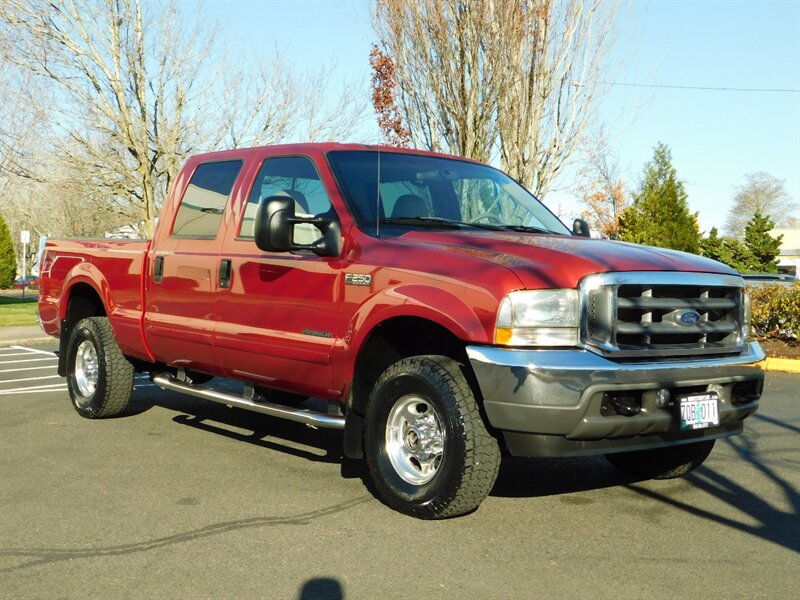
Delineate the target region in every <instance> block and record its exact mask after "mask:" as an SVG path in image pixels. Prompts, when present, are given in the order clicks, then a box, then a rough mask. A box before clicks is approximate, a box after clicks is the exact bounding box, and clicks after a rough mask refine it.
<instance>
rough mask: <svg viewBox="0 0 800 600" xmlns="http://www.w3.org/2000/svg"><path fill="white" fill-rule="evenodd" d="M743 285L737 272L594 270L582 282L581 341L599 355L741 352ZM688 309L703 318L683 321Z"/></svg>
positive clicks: (676, 354)
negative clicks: (596, 271)
mask: <svg viewBox="0 0 800 600" xmlns="http://www.w3.org/2000/svg"><path fill="white" fill-rule="evenodd" d="M743 289H744V283H743V281H742V279H741V277H738V276H735V275H717V274H712V273H680V272H650V271H636V272H627V273H601V274H596V275H590V276H588V277H586V278H584V279H583V280H582V281H581V285H580V296H581V343H582V345H583V346H584V347H585V348H586V349H588V350H591V351H593V352H597V353H598V354H603V355H613V356H615V357H619V358H632V359H635V358H646V357H654V356H676V357H678V356H687V355H702V356H707V355H712V354H733V353H738V352H741V351H742V350H743V348H744V342H745V332H744V331H743V330H742V321H743V318H742V312H743V306H744V291H743ZM685 311H690V312H696V313H698V314H699V321H698V322H697V323H692V324H684V323H682V322H680V321H679V318H680V317H681V313H683V312H685ZM684 316H685V315H684ZM695 318H697V316H696V315H695Z"/></svg>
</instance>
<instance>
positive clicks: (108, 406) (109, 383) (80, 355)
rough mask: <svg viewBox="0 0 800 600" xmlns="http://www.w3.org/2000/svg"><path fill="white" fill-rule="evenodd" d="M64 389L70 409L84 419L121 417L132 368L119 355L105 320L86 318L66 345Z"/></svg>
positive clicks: (129, 391) (131, 389) (105, 318)
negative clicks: (65, 384)
mask: <svg viewBox="0 0 800 600" xmlns="http://www.w3.org/2000/svg"><path fill="white" fill-rule="evenodd" d="M66 362H67V388H68V390H69V396H70V399H71V400H72V405H73V406H74V407H75V410H76V411H78V414H79V415H81V416H82V417H85V418H87V419H102V418H105V417H113V416H116V415H118V414H120V413H121V412H122V411H123V410H125V407H126V406H127V405H128V400H129V399H130V397H131V393H132V392H133V375H134V368H133V365H132V364H131V363H130V362H129V361H128V359H127V358H125V356H124V355H123V354H122V351H121V350H120V349H119V346H118V345H117V340H116V339H114V334H113V332H112V331H111V326H110V325H109V323H108V318H107V317H88V318H86V319H82V320H81V321H79V322H78V323H77V324H76V325H75V327H74V328H73V329H72V333H71V334H70V337H69V342H68V343H67V358H66Z"/></svg>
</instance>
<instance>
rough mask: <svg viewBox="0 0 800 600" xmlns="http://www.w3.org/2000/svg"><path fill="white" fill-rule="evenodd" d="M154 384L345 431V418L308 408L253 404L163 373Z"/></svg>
mask: <svg viewBox="0 0 800 600" xmlns="http://www.w3.org/2000/svg"><path fill="white" fill-rule="evenodd" d="M153 383H155V384H156V385H157V386H158V387H160V388H161V389H164V390H172V391H174V392H180V393H182V394H188V395H189V396H195V397H197V398H202V399H203V400H211V401H212V402H219V403H221V404H227V405H228V406H235V407H236V408H243V409H244V410H252V411H253V412H258V413H262V414H265V415H269V416H271V417H278V418H279V419H287V420H289V421H295V422H296V423H303V424H304V425H308V426H309V427H324V428H325V429H344V417H339V416H335V415H326V414H325V413H321V412H317V411H314V410H309V409H307V408H292V407H290V406H284V405H282V404H274V403H272V402H253V401H252V400H248V399H246V398H244V397H243V396H236V395H234V394H228V393H226V392H220V391H217V390H212V389H207V388H206V389H204V388H196V387H194V386H192V385H188V384H185V383H182V382H180V381H177V380H175V379H173V378H172V376H170V375H165V374H163V373H159V374H158V375H154V376H153Z"/></svg>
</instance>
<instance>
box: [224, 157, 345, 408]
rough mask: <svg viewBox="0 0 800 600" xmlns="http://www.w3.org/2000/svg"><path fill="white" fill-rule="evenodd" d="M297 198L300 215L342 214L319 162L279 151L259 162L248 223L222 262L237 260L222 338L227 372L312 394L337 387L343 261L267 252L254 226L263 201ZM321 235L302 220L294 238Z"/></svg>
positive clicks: (228, 244) (231, 238)
mask: <svg viewBox="0 0 800 600" xmlns="http://www.w3.org/2000/svg"><path fill="white" fill-rule="evenodd" d="M275 195H278V196H285V197H289V198H292V199H293V200H294V204H295V212H296V213H305V214H312V215H324V216H326V217H328V218H334V219H336V218H337V216H336V213H335V211H334V209H333V208H332V206H331V201H330V196H329V194H328V191H327V190H326V188H325V186H324V184H323V182H322V180H321V179H320V176H319V173H318V171H317V168H316V166H315V164H314V162H313V161H312V160H311V159H310V158H309V157H306V156H272V157H267V158H265V159H264V161H263V162H262V163H261V164H260V165H259V168H258V172H257V174H256V176H255V179H254V182H253V185H252V187H251V189H250V192H249V194H248V198H247V202H246V203H245V204H244V205H243V206H242V207H241V211H240V212H241V218H240V219H239V221H240V223H241V224H240V228H239V229H238V231H237V232H236V235H233V234H232V232H229V234H228V235H227V236H226V241H225V243H224V245H223V249H222V252H221V254H220V260H222V261H229V262H230V265H231V282H230V287H229V288H228V289H226V290H223V291H221V293H220V295H219V302H218V304H217V328H216V332H215V336H214V343H215V345H216V347H217V351H218V353H219V360H220V362H221V364H222V366H223V368H224V371H225V373H226V375H228V376H230V377H236V378H246V379H250V380H252V381H255V382H261V383H262V384H263V385H265V386H268V387H274V388H278V389H284V390H287V391H292V392H298V393H302V394H305V395H309V396H327V395H329V394H330V393H331V390H330V387H331V355H332V351H333V347H334V344H335V341H336V338H337V332H336V322H337V321H336V317H337V302H336V282H337V275H338V273H339V267H338V265H339V259H338V258H332V257H319V256H316V255H314V254H312V253H310V252H296V253H289V252H283V253H275V252H263V251H261V250H259V249H258V248H257V247H256V245H255V241H254V240H253V224H254V221H255V214H256V210H257V208H258V204H259V201H260V200H261V199H263V198H267V197H269V196H275ZM321 235H322V234H321V233H320V232H319V230H317V229H316V228H315V227H313V226H310V225H305V224H301V225H296V226H295V230H294V236H293V237H294V240H295V241H296V242H298V243H304V244H308V243H312V242H313V241H314V240H316V239H318V238H319V237H321Z"/></svg>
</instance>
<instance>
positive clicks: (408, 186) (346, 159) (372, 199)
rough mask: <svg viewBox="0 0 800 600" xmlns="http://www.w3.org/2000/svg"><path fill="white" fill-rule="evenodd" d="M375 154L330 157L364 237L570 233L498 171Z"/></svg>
mask: <svg viewBox="0 0 800 600" xmlns="http://www.w3.org/2000/svg"><path fill="white" fill-rule="evenodd" d="M378 155H379V153H378V152H377V151H363V152H362V151H333V152H329V153H328V160H329V162H330V165H331V167H332V169H333V172H334V173H335V175H336V178H337V180H338V181H339V185H340V186H341V188H342V192H343V194H344V196H345V199H346V200H347V201H348V203H349V204H350V208H351V210H352V212H353V214H354V216H355V218H356V221H357V222H358V224H359V225H360V226H361V228H362V229H364V230H365V231H367V232H370V233H373V234H374V233H377V232H378V231H386V230H395V231H396V230H397V229H398V228H401V229H403V230H408V229H409V228H412V227H432V228H459V229H462V228H464V229H468V228H475V229H497V230H512V231H531V232H544V233H558V234H565V235H569V234H570V231H569V229H567V228H566V227H565V226H564V224H563V223H561V221H559V220H558V218H556V216H555V215H553V213H551V212H550V211H549V210H548V209H547V208H546V207H545V206H544V205H543V204H542V203H541V202H539V201H538V200H537V199H536V198H535V197H534V196H533V195H532V194H531V193H530V192H528V191H527V190H526V189H525V188H523V187H522V186H521V185H519V184H518V183H517V182H516V181H514V180H513V179H511V178H510V177H509V176H508V175H506V174H505V173H503V172H502V171H498V170H497V169H494V168H492V167H488V166H486V165H481V164H477V163H471V162H467V161H462V160H455V159H449V158H440V157H435V156H421V155H415V154H400V153H393V152H380V163H379V160H378ZM379 179H380V184H378V180H379ZM379 188H380V195H379V196H378V194H377V191H378V189H379ZM376 196H378V197H376Z"/></svg>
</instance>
